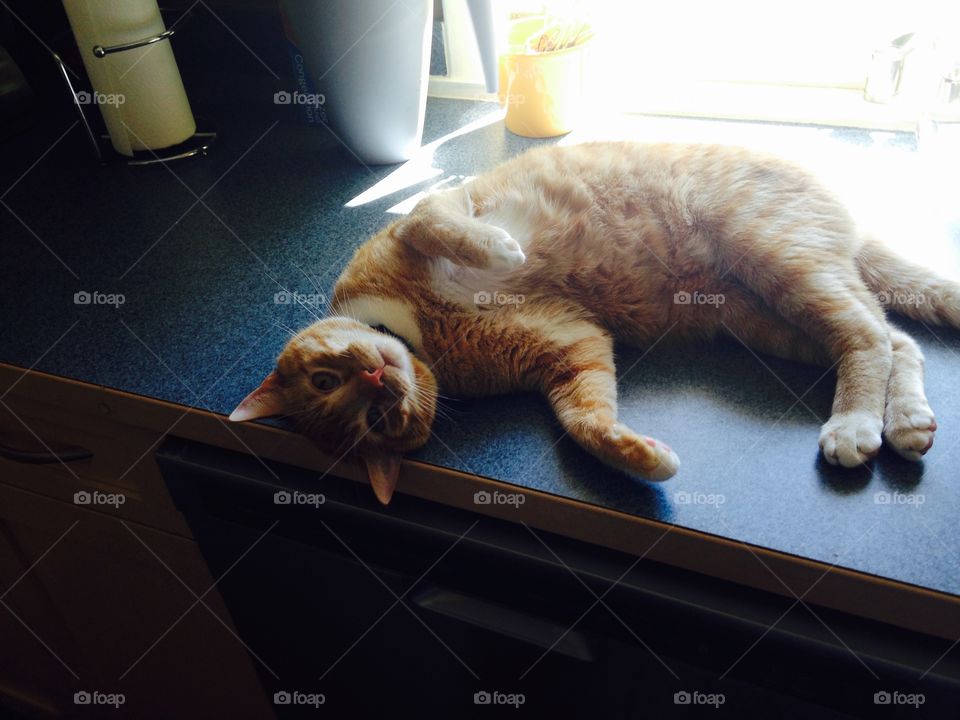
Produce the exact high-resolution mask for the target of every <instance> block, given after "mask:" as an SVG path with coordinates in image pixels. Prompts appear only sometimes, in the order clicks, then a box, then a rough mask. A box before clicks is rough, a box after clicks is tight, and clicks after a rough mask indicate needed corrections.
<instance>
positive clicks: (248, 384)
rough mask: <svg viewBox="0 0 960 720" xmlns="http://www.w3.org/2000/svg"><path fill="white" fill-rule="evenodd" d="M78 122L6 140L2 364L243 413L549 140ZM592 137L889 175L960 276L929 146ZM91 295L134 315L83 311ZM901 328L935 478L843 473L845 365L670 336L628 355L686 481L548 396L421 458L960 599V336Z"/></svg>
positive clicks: (763, 136)
mask: <svg viewBox="0 0 960 720" xmlns="http://www.w3.org/2000/svg"><path fill="white" fill-rule="evenodd" d="M272 111H273V109H272V108H271V112H272ZM278 119H279V122H278ZM71 121H72V118H65V119H64V120H62V121H60V122H56V123H52V124H50V125H48V126H44V127H40V128H37V129H36V130H34V131H32V132H31V133H29V134H27V135H23V136H20V137H19V138H17V139H16V140H15V141H12V142H7V143H5V144H4V146H3V148H2V153H3V158H4V161H3V166H2V170H0V194H2V199H3V203H4V205H5V206H6V208H4V207H0V233H2V261H0V302H2V307H3V313H2V318H0V361H5V362H9V363H13V364H17V365H21V366H24V367H31V366H35V367H36V368H37V369H39V370H42V371H46V372H49V373H54V374H57V375H62V376H66V377H70V378H76V379H79V380H83V381H87V382H91V383H98V384H102V385H105V386H108V387H112V388H118V389H121V390H124V391H127V392H131V393H138V394H141V395H145V396H149V397H153V398H160V399H163V400H167V401H171V402H175V403H182V404H185V405H190V406H195V407H200V408H204V409H208V410H212V411H215V412H220V413H229V412H230V410H231V409H232V408H233V407H234V406H235V405H236V403H237V402H238V401H239V400H240V399H241V398H242V397H243V396H244V395H245V394H246V392H247V391H249V390H250V389H251V388H252V387H253V386H254V385H255V384H257V383H258V382H259V381H260V379H261V378H262V377H263V375H264V374H265V373H266V372H267V371H268V370H269V369H270V367H271V365H272V363H273V360H274V358H275V356H276V355H277V353H278V352H279V350H280V348H281V347H282V346H283V344H284V342H285V339H286V338H287V336H288V333H289V330H288V329H295V328H299V327H301V326H302V325H304V324H306V323H308V322H309V321H310V320H311V316H310V311H309V310H310V307H309V306H310V304H311V303H313V302H314V301H316V302H315V304H316V311H317V312H322V311H323V309H324V307H323V300H322V297H320V296H323V295H325V294H326V293H328V292H329V291H330V288H331V287H332V284H333V282H334V280H335V278H336V276H337V275H338V273H339V272H340V270H341V269H342V268H343V266H344V264H345V263H346V261H347V259H348V258H349V257H350V255H351V253H352V252H353V250H354V249H355V248H356V247H357V246H358V245H359V244H360V243H362V242H363V241H364V239H366V238H367V237H368V236H369V235H370V234H371V233H372V232H373V231H375V230H376V229H378V228H379V227H381V226H382V225H383V224H384V223H385V222H387V221H388V219H389V217H390V216H389V212H390V210H391V208H394V209H396V208H395V206H397V205H398V204H401V203H403V201H407V200H410V199H411V198H412V197H413V196H414V195H415V194H416V193H418V192H420V191H423V190H425V189H427V188H428V187H430V186H432V185H434V184H435V183H438V182H443V181H444V180H446V179H448V178H451V177H452V178H457V177H459V176H468V175H473V174H477V173H479V172H481V171H483V170H485V169H487V168H490V167H492V166H493V165H495V164H496V163H498V162H499V161H501V160H503V159H505V158H507V157H510V156H512V155H514V154H516V153H517V152H519V151H521V150H523V149H525V148H526V147H529V146H531V145H533V144H536V141H529V140H524V139H521V138H517V137H515V136H512V135H511V134H510V133H508V132H507V131H506V130H505V129H504V127H503V123H502V121H500V120H499V119H498V118H497V115H496V107H495V106H492V105H489V104H482V103H466V102H459V101H449V100H431V101H430V105H429V108H428V117H427V131H426V137H425V142H429V143H432V145H431V146H430V147H429V148H428V149H427V150H425V151H424V154H423V156H422V157H421V158H420V159H419V160H418V161H414V162H411V163H409V164H408V165H406V166H404V167H403V168H401V169H398V168H397V167H386V168H373V169H369V168H364V167H362V166H360V165H359V164H357V163H356V162H355V161H354V160H353V158H351V157H350V156H349V154H348V153H346V152H345V151H344V150H343V149H342V148H340V147H338V144H337V142H336V141H335V139H333V138H332V137H330V136H329V135H328V134H326V133H325V132H323V131H320V130H317V129H315V128H310V127H306V126H302V125H300V124H298V123H297V122H295V121H294V120H293V118H292V117H287V116H284V117H282V118H278V117H276V116H271V115H266V114H261V115H256V114H247V115H238V116H236V117H230V118H223V119H222V121H221V125H222V134H221V138H220V141H219V143H218V144H217V146H216V147H215V149H214V151H213V152H212V153H211V155H210V156H209V157H208V158H206V159H202V160H199V161H190V162H184V163H181V164H177V165H172V166H170V167H169V169H168V168H164V167H151V168H128V167H126V166H123V165H112V166H110V167H107V168H98V167H96V166H95V165H94V164H93V163H92V162H90V161H89V160H88V155H87V152H86V148H85V146H84V144H83V137H82V136H81V130H80V127H79V126H76V125H75V126H73V127H72V128H70V122H71ZM68 128H70V129H69V130H68ZM65 131H66V134H65V135H64V136H63V137H62V138H61V139H60V141H59V142H57V143H56V144H55V145H54V146H53V147H52V149H51V143H53V142H54V141H56V140H57V138H59V137H61V134H62V133H64V132H65ZM457 131H460V132H457ZM592 136H598V137H633V138H637V139H648V140H661V139H679V140H699V141H721V142H739V143H746V144H752V145H756V146H759V147H764V148H766V149H771V150H776V151H780V152H782V153H783V154H787V155H791V156H794V157H798V158H800V159H802V160H804V161H805V162H808V164H810V165H812V166H814V167H815V168H817V169H818V170H823V171H824V172H825V173H826V174H831V173H832V174H833V176H834V179H835V180H836V181H837V183H838V184H841V185H842V184H844V183H845V182H846V184H847V185H850V186H854V187H855V188H858V189H860V190H861V191H862V190H864V185H866V186H867V188H866V189H867V190H869V192H867V193H861V197H860V199H859V202H860V206H861V207H866V208H868V209H875V210H877V211H878V215H879V216H881V217H880V220H881V221H884V222H886V226H887V227H893V226H895V225H896V224H897V223H898V222H899V223H900V227H901V229H907V230H912V235H911V236H910V237H909V238H908V239H909V243H910V244H909V245H907V246H906V248H907V249H908V251H911V252H912V254H913V255H914V257H915V259H917V260H920V261H923V260H927V261H929V262H931V263H936V264H937V265H938V267H939V268H940V269H941V270H942V271H947V272H954V271H957V270H960V222H958V215H960V213H957V214H956V215H950V212H949V208H948V206H947V205H946V202H947V194H946V193H945V192H944V193H942V194H938V193H939V189H940V188H941V186H940V185H938V184H936V183H935V182H934V180H933V179H932V177H933V176H932V174H931V173H933V170H931V169H930V168H929V167H928V164H927V162H926V161H925V160H924V158H923V157H922V154H920V153H917V152H916V148H915V143H914V141H913V138H912V136H909V135H905V134H895V133H877V132H866V131H846V130H834V129H830V128H810V127H808V128H800V127H786V126H777V125H763V124H745V123H721V122H705V121H690V120H664V119H661V120H655V119H650V118H639V117H637V118H627V119H622V120H618V121H615V122H612V123H609V124H608V125H607V126H605V127H602V128H594V129H593V130H591V132H590V133H580V134H574V135H573V136H571V137H569V138H567V139H565V140H563V141H564V142H574V141H577V140H579V139H585V138H587V137H592ZM540 142H544V141H540ZM47 150H49V152H47V153H46V154H45V155H44V154H43V153H44V152H45V151H47ZM38 158H40V159H39V160H38ZM34 163H35V164H34ZM853 171H856V172H853ZM858 178H859V179H860V180H862V179H863V178H870V179H872V180H873V183H872V184H871V183H864V182H859V181H858ZM881 181H882V182H881ZM924 183H926V184H924ZM8 188H9V189H8ZM368 191H369V192H368ZM884 192H886V193H887V194H886V195H883V193H884ZM364 193H366V194H364ZM197 196H199V197H200V198H201V199H200V200H199V201H198V199H197ZM854 206H855V207H857V200H856V199H854ZM884 213H886V214H887V216H886V217H882V216H883V214H884ZM82 291H87V292H93V291H97V292H100V293H122V294H123V296H124V302H123V304H122V305H120V306H119V307H113V306H109V305H77V304H75V303H74V294H75V293H77V292H82ZM286 291H289V292H295V293H301V294H303V295H305V296H313V297H307V298H306V299H305V300H306V303H307V305H308V307H307V308H304V307H302V306H300V305H298V304H296V303H293V304H290V303H288V304H283V303H282V302H281V303H278V302H277V293H282V292H286ZM281 299H282V296H281ZM896 322H897V323H898V324H900V325H901V326H903V327H905V328H907V329H908V330H909V331H910V332H912V333H913V334H914V336H915V337H916V338H917V339H918V341H919V342H920V343H921V345H922V347H923V350H924V352H925V353H926V356H927V362H928V365H927V377H928V382H927V389H928V393H929V397H930V399H931V404H932V406H933V408H934V410H935V411H936V413H937V417H938V421H939V425H940V431H939V433H938V435H937V442H936V446H935V447H934V449H933V450H932V451H931V452H930V454H929V455H928V456H927V460H926V461H925V462H924V463H923V464H919V465H915V464H910V463H907V462H905V461H902V460H900V459H899V458H897V457H896V456H894V455H893V453H891V452H889V451H886V450H884V451H883V452H882V453H881V455H880V457H879V458H878V459H877V460H876V461H875V463H874V464H873V466H872V468H869V469H859V470H854V471H845V470H839V469H835V468H831V467H830V466H827V465H825V464H824V463H823V462H822V461H821V460H820V459H819V457H818V449H817V435H818V428H819V426H820V424H821V422H822V421H823V420H825V419H826V417H827V415H828V413H829V409H830V402H831V396H832V391H833V382H834V378H833V375H832V374H829V373H828V374H826V375H824V371H823V370H822V369H820V368H815V367H809V366H804V365H799V364H795V363H790V362H785V361H779V360H775V359H772V358H768V357H763V358H762V359H761V358H758V357H756V356H754V355H753V354H752V353H750V352H748V351H747V350H745V349H744V348H742V347H740V346H738V345H737V344H736V343H735V342H723V343H718V344H716V345H709V346H700V347H682V346H675V345H671V343H670V342H669V338H667V340H666V341H665V342H663V343H661V344H659V345H657V346H656V347H654V348H653V349H652V350H650V351H649V352H648V353H646V354H645V353H644V352H643V351H638V350H631V349H627V348H622V349H621V350H620V352H619V354H618V362H619V367H620V371H621V382H620V391H621V402H620V407H621V413H622V418H623V419H624V420H625V421H626V422H627V423H628V424H630V425H631V426H633V427H634V428H636V429H637V430H639V431H641V432H644V433H647V434H650V435H653V436H655V437H657V438H660V439H662V440H663V441H665V442H667V443H669V444H670V445H671V446H672V447H673V448H674V449H676V451H677V452H678V454H679V456H680V458H681V463H682V466H681V469H680V472H679V474H678V475H677V476H676V477H675V478H674V479H672V480H671V481H669V482H667V483H664V484H661V485H647V484H645V483H643V482H638V481H634V480H631V479H630V478H628V477H626V476H623V475H621V474H618V473H617V472H615V471H612V470H609V469H607V468H606V467H604V466H602V465H600V464H599V463H598V462H596V461H595V460H593V459H592V458H591V457H590V456H588V455H587V454H585V453H584V452H582V451H581V450H579V448H577V447H576V446H575V445H574V444H573V442H572V441H570V440H569V439H568V438H563V437H562V435H561V431H560V429H559V427H558V425H557V423H556V422H555V421H554V420H553V418H552V416H551V414H550V411H549V408H548V407H547V406H546V404H545V402H543V401H542V400H541V399H539V398H538V397H534V396H516V397H511V398H510V399H509V400H504V399H501V398H491V399H483V400H451V401H448V402H446V404H445V407H446V410H447V412H448V414H449V416H450V417H449V419H446V420H442V421H439V422H438V424H437V427H436V438H435V439H433V440H431V442H430V443H429V444H428V445H427V446H426V447H425V448H423V449H422V450H421V451H419V452H418V453H417V454H416V455H415V456H414V457H415V458H416V459H418V460H421V461H424V462H427V463H431V464H436V465H442V466H444V467H448V468H454V469H457V470H462V471H466V472H470V473H474V474H477V475H482V476H487V477H491V478H496V479H499V480H503V481H505V482H508V483H513V484H515V485H518V486H520V487H521V488H523V487H526V488H536V489H538V490H543V491H545V492H548V493H553V494H556V495H559V496H564V497H567V498H573V499H575V500H580V501H583V502H585V503H591V504H595V505H599V506H603V507H607V508H612V509H616V510H620V511H623V512H627V513H633V514H637V515H641V516H644V517H648V518H653V519H656V520H661V521H665V522H670V523H676V524H678V525H681V526H685V527H688V528H692V529H695V530H700V531H703V532H707V533H712V534H716V535H720V536H724V537H728V538H732V539H735V540H741V541H744V542H747V543H753V544H756V545H760V546H765V547H769V548H772V549H776V550H780V551H783V552H787V553H793V554H797V555H801V556H805V557H809V558H813V559H816V560H819V561H822V562H825V563H828V564H831V565H832V564H837V565H839V566H843V567H849V568H854V569H857V570H860V571H863V572H867V573H874V574H878V575H882V576H886V577H890V578H894V579H897V580H900V581H903V582H907V583H914V584H917V585H922V586H926V587H930V588H934V589H938V590H943V591H948V592H951V593H960V542H958V540H960V526H958V523H957V510H958V508H960V473H958V472H957V470H956V462H957V461H958V460H960V457H958V456H956V454H955V453H956V448H957V445H958V444H960V392H958V386H957V383H956V380H955V378H956V375H957V372H958V369H960V333H957V332H954V331H950V330H943V329H935V333H934V332H933V331H931V330H930V329H927V328H924V327H922V326H919V325H916V324H912V323H907V322H906V321H900V320H896ZM518 512H519V513H521V515H519V516H518V517H522V510H519V511H518Z"/></svg>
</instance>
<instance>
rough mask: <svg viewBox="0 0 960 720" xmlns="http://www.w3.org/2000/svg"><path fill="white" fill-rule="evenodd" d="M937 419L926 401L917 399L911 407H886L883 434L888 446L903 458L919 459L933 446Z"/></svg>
mask: <svg viewBox="0 0 960 720" xmlns="http://www.w3.org/2000/svg"><path fill="white" fill-rule="evenodd" d="M936 430H937V421H936V419H935V418H934V417H933V411H932V410H930V408H929V406H927V404H926V402H924V401H922V400H919V399H918V400H917V401H916V402H914V403H913V407H911V406H910V405H907V406H906V407H902V408H901V407H894V408H888V418H887V422H886V425H885V427H884V428H883V434H884V435H885V436H886V438H887V441H888V442H889V443H890V446H891V447H892V448H893V449H894V450H895V451H896V452H897V454H898V455H900V456H901V457H903V458H906V459H907V460H912V461H914V462H916V461H919V460H920V459H921V458H923V456H924V455H925V454H926V452H927V451H928V450H929V449H930V448H931V447H933V438H934V433H935V432H936Z"/></svg>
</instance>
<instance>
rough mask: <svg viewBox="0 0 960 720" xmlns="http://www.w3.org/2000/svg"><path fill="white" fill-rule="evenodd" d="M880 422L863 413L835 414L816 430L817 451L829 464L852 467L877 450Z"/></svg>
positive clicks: (864, 460)
mask: <svg viewBox="0 0 960 720" xmlns="http://www.w3.org/2000/svg"><path fill="white" fill-rule="evenodd" d="M882 427H883V422H882V421H881V420H880V418H877V417H874V416H873V415H871V414H870V413H867V412H849V413H837V414H835V415H833V416H831V418H830V419H829V420H827V422H826V423H825V424H824V426H823V428H822V429H821V430H820V448H821V449H822V450H823V457H824V458H825V459H826V461H827V462H828V463H830V464H831V465H842V466H843V467H847V468H850V467H856V466H857V465H863V464H864V463H865V462H867V461H868V460H870V459H871V458H873V457H875V456H876V454H877V453H878V452H879V451H880V443H881V440H880V430H881V429H882Z"/></svg>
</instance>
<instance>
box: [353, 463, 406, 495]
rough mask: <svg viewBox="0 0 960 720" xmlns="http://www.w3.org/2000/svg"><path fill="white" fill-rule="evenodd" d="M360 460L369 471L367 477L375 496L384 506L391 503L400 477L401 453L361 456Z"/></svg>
mask: <svg viewBox="0 0 960 720" xmlns="http://www.w3.org/2000/svg"><path fill="white" fill-rule="evenodd" d="M360 460H361V461H362V462H363V466H364V467H365V468H366V469H367V477H368V478H369V479H370V484H371V485H372V486H373V494H374V495H376V496H377V500H379V501H380V502H382V503H383V504H384V505H387V504H389V503H390V498H391V497H393V491H394V490H395V489H396V487H397V478H398V477H399V475H400V461H401V460H402V458H401V456H400V453H377V454H371V455H361V456H360Z"/></svg>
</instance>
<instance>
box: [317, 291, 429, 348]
mask: <svg viewBox="0 0 960 720" xmlns="http://www.w3.org/2000/svg"><path fill="white" fill-rule="evenodd" d="M334 310H335V312H337V314H339V315H343V316H345V317H351V318H353V319H354V320H357V321H359V322H362V323H365V324H367V325H371V326H377V325H383V326H385V327H387V328H388V329H389V330H391V331H392V332H394V333H396V334H397V335H399V336H400V337H402V338H403V339H404V340H406V341H407V342H409V343H410V344H411V345H412V346H413V349H414V350H415V351H416V352H417V353H422V352H423V335H422V333H421V332H420V326H419V325H418V324H417V318H416V315H415V314H414V312H413V310H412V308H411V307H410V306H409V305H408V304H407V303H405V302H403V301H402V300H397V299H396V298H385V297H379V296H376V295H360V296H359V297H355V298H351V299H349V300H344V301H342V302H340V303H337V306H336V307H335V308H334Z"/></svg>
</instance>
